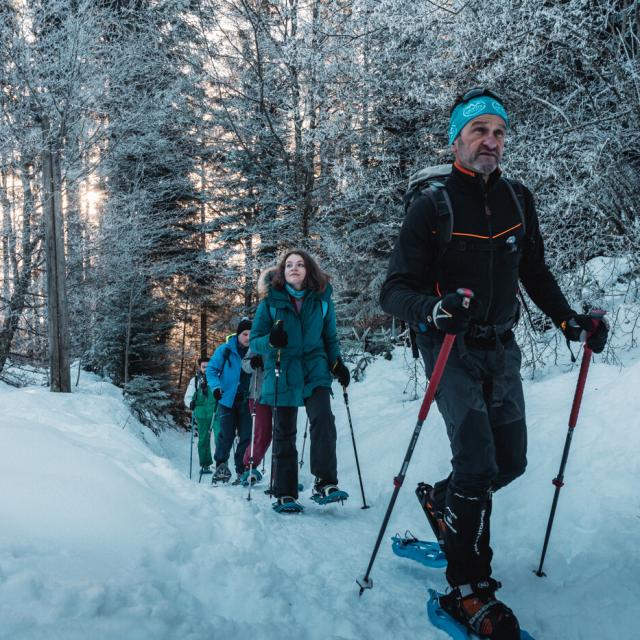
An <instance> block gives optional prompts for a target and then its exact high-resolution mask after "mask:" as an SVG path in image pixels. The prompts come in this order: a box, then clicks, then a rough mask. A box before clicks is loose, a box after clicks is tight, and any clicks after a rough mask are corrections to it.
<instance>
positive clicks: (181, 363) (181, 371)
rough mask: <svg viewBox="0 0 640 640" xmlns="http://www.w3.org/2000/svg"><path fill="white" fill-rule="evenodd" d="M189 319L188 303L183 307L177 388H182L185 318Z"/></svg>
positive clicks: (185, 338) (185, 331)
mask: <svg viewBox="0 0 640 640" xmlns="http://www.w3.org/2000/svg"><path fill="white" fill-rule="evenodd" d="M188 319H189V305H187V306H186V307H185V308H184V317H183V318H182V344H181V346H180V374H179V375H178V389H182V374H183V373H184V348H185V343H186V340H187V320H188Z"/></svg>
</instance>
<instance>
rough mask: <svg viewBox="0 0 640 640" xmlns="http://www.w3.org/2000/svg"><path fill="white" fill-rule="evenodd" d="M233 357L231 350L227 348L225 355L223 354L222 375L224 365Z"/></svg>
mask: <svg viewBox="0 0 640 640" xmlns="http://www.w3.org/2000/svg"><path fill="white" fill-rule="evenodd" d="M230 357H231V349H229V347H225V349H224V353H223V354H222V368H221V369H220V375H222V372H223V371H224V365H225V364H227V362H229V358H230Z"/></svg>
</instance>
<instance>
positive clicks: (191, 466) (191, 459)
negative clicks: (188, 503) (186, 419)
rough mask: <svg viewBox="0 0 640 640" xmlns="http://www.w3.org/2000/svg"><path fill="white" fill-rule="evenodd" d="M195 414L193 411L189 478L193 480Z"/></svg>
mask: <svg viewBox="0 0 640 640" xmlns="http://www.w3.org/2000/svg"><path fill="white" fill-rule="evenodd" d="M194 418H195V416H194V414H193V411H192V412H191V450H190V451H189V480H191V472H192V470H193V430H194Z"/></svg>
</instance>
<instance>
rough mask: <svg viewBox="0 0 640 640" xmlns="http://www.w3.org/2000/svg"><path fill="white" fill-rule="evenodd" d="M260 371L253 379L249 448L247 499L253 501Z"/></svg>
mask: <svg viewBox="0 0 640 640" xmlns="http://www.w3.org/2000/svg"><path fill="white" fill-rule="evenodd" d="M257 396H258V372H257V371H256V372H255V374H254V379H253V405H252V406H251V449H250V450H249V475H248V476H247V481H248V482H249V491H248V493H247V500H249V502H251V486H252V485H253V483H252V482H251V477H252V474H253V443H254V440H255V435H256V403H257V402H258V397H257Z"/></svg>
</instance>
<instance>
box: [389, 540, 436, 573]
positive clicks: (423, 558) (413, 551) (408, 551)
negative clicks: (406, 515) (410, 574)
mask: <svg viewBox="0 0 640 640" xmlns="http://www.w3.org/2000/svg"><path fill="white" fill-rule="evenodd" d="M391 549H392V551H393V553H395V554H396V555H397V556H400V557H401V558H409V560H415V561H416V562H419V563H420V564H423V565H424V566H425V567H429V568H430V569H441V568H442V567H446V566H447V557H446V556H445V554H444V551H442V549H441V548H440V545H439V544H438V543H437V542H432V541H430V540H418V538H416V537H414V536H413V535H412V534H411V532H409V531H407V533H405V535H404V536H401V535H400V534H396V535H395V536H393V537H392V538H391Z"/></svg>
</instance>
